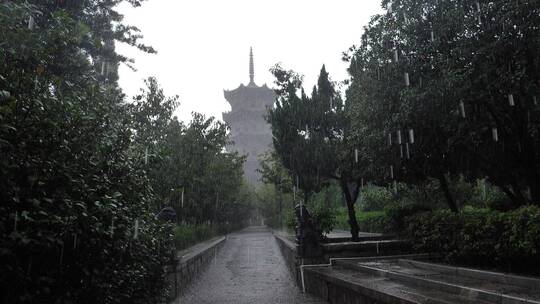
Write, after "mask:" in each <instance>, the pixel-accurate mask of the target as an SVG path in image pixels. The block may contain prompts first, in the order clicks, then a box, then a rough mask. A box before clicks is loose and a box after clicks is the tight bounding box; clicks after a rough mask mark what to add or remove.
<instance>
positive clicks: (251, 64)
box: [249, 47, 255, 85]
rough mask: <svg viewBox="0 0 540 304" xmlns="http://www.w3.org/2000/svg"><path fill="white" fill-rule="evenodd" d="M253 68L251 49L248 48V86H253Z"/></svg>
mask: <svg viewBox="0 0 540 304" xmlns="http://www.w3.org/2000/svg"><path fill="white" fill-rule="evenodd" d="M254 70H255V69H254V67H253V48H252V47H250V48H249V85H255V81H254V78H255V71H254Z"/></svg>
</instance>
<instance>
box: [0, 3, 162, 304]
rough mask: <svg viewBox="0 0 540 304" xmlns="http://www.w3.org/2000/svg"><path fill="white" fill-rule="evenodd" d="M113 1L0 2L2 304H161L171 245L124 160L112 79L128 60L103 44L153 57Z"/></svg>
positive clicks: (125, 121) (122, 116)
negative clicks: (127, 46)
mask: <svg viewBox="0 0 540 304" xmlns="http://www.w3.org/2000/svg"><path fill="white" fill-rule="evenodd" d="M118 3H119V1H67V2H66V1H60V2H59V1H55V2H54V3H52V2H50V1H40V2H37V3H35V4H29V3H28V2H22V1H4V2H2V3H1V4H0V27H1V28H2V29H3V30H2V31H1V32H0V45H1V46H2V47H1V48H0V57H1V58H2V60H1V61H0V62H1V63H0V93H1V94H0V95H1V96H2V97H1V98H0V154H1V155H2V157H1V158H0V174H1V175H2V178H1V179H0V200H1V201H2V204H1V206H0V222H1V223H2V225H1V228H0V248H1V249H0V255H1V259H2V261H4V263H2V265H1V266H0V272H1V273H2V275H1V276H0V280H1V284H2V286H3V288H4V289H5V290H10V292H9V293H3V294H2V296H1V298H2V302H6V303H7V302H9V303H35V302H40V303H53V302H54V303H74V302H77V303H90V302H95V301H98V302H101V303H113V302H114V303H123V302H128V301H129V302H130V303H149V302H152V303H156V302H161V301H163V296H164V294H166V289H165V276H164V266H165V265H166V264H167V263H168V262H169V261H170V258H171V256H170V255H169V253H170V252H171V250H172V243H171V242H170V235H169V233H168V230H167V227H166V226H164V225H162V224H160V223H158V222H157V221H156V220H155V218H154V213H153V210H152V208H151V206H152V205H153V204H154V201H153V200H154V198H153V195H152V192H151V188H150V186H149V183H148V178H147V176H146V174H145V171H144V169H143V168H142V166H141V164H142V159H140V158H138V157H136V156H135V155H133V154H132V153H131V151H132V141H131V138H132V129H131V126H130V121H131V118H130V115H129V113H130V111H129V106H128V105H126V104H125V103H124V101H123V95H122V93H121V91H120V89H119V88H118V86H117V85H116V82H115V77H116V76H115V75H114V69H115V68H116V64H117V63H118V62H127V60H128V59H127V58H123V57H122V56H120V55H118V54H116V53H115V52H114V47H113V46H112V45H111V42H112V40H113V39H116V40H119V41H123V42H127V43H128V44H131V45H133V46H136V47H139V48H141V49H143V50H146V51H152V50H151V49H150V48H147V47H145V46H144V45H141V44H139V42H138V41H139V38H140V36H139V35H138V34H137V33H136V29H135V28H133V27H129V26H126V25H123V24H121V23H120V22H121V15H119V14H118V13H117V12H115V11H114V6H116V5H117V4H118ZM131 3H132V4H134V5H137V4H138V3H139V2H138V1H131ZM113 22H114V23H115V25H113ZM107 70H112V72H113V73H112V74H111V72H109V73H108V72H107Z"/></svg>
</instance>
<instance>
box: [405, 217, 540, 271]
mask: <svg viewBox="0 0 540 304" xmlns="http://www.w3.org/2000/svg"><path fill="white" fill-rule="evenodd" d="M404 223H405V230H404V231H402V234H403V236H404V237H406V238H408V239H410V240H411V241H413V244H414V247H415V249H416V250H418V251H422V252H432V253H438V254H440V255H441V256H442V258H443V260H444V261H446V262H449V263H453V264H462V265H473V266H475V267H483V268H485V267H487V268H496V269H499V270H502V271H508V272H523V273H533V274H534V273H536V274H538V273H539V272H540V254H539V252H540V208H539V207H533V206H529V207H523V208H520V209H517V210H514V211H508V212H500V211H492V210H488V209H465V210H463V211H461V212H460V213H457V214H456V213H452V212H450V211H448V210H437V211H432V212H421V213H417V214H414V215H411V216H408V217H406V218H405V221H404Z"/></svg>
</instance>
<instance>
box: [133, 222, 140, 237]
mask: <svg viewBox="0 0 540 304" xmlns="http://www.w3.org/2000/svg"><path fill="white" fill-rule="evenodd" d="M133 230H134V231H133V239H135V240H136V239H138V238H139V219H135V227H134V229H133Z"/></svg>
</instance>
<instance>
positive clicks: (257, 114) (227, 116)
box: [223, 52, 276, 185]
mask: <svg viewBox="0 0 540 304" xmlns="http://www.w3.org/2000/svg"><path fill="white" fill-rule="evenodd" d="M249 67H250V73H249V76H250V82H249V84H248V85H247V86H246V85H243V84H241V85H240V86H239V87H238V88H236V89H234V90H231V91H227V90H224V92H223V93H224V95H225V99H226V100H227V101H228V102H229V103H230V105H231V111H230V112H228V113H223V120H224V121H225V122H226V123H227V124H228V125H229V127H230V128H231V140H232V141H233V144H232V145H231V146H229V147H228V149H230V150H232V151H237V152H239V153H242V154H246V155H247V159H246V163H245V164H244V176H245V178H246V180H247V181H248V182H250V183H251V184H255V185H256V184H260V174H259V173H258V172H257V169H259V168H260V166H259V160H258V157H259V155H261V154H263V153H264V152H265V151H267V150H268V149H270V146H271V144H272V132H271V130H270V125H269V124H268V123H267V122H266V120H265V118H264V117H265V115H266V113H267V111H268V108H269V107H272V106H273V104H274V101H275V99H276V95H275V94H274V91H272V90H271V89H270V88H268V87H267V86H266V85H263V86H257V85H256V84H255V82H254V71H253V53H252V52H250V65H249Z"/></svg>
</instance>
